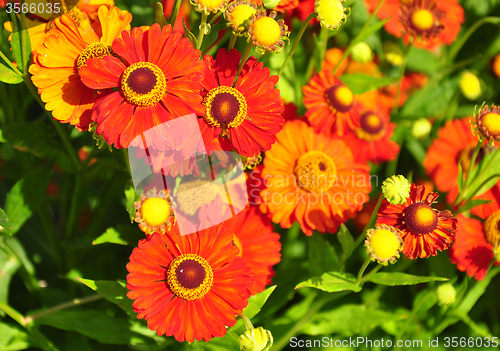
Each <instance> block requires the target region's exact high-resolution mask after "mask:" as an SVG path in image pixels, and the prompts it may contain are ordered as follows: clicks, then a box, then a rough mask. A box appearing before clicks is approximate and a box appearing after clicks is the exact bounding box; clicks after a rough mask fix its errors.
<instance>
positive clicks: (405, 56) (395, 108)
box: [392, 37, 413, 114]
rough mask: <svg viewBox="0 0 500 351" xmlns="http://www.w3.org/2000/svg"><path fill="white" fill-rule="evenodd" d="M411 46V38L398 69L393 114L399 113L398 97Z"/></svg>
mask: <svg viewBox="0 0 500 351" xmlns="http://www.w3.org/2000/svg"><path fill="white" fill-rule="evenodd" d="M412 44H413V37H411V38H410V42H409V43H408V46H407V47H406V49H405V51H404V54H403V63H402V64H401V67H399V83H398V90H397V92H396V99H395V101H394V108H393V110H392V112H393V114H397V113H398V111H399V97H400V96H401V87H402V85H403V78H404V75H405V71H406V64H407V63H408V54H409V53H410V49H411V47H412Z"/></svg>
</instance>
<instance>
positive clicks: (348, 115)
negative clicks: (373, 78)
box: [302, 70, 360, 136]
mask: <svg viewBox="0 0 500 351" xmlns="http://www.w3.org/2000/svg"><path fill="white" fill-rule="evenodd" d="M302 90H303V91H304V105H305V107H306V108H307V112H306V117H307V120H308V121H309V124H310V125H311V126H313V127H314V130H315V131H316V133H325V134H326V135H328V136H330V135H338V136H343V135H344V134H345V133H346V132H347V131H348V130H353V129H355V128H356V127H358V126H359V108H360V104H357V103H356V99H355V96H354V94H353V93H352V91H351V90H350V89H349V88H348V87H347V86H345V85H344V84H343V83H342V82H341V81H340V80H338V79H337V78H334V77H333V75H332V73H331V71H329V70H323V71H321V72H319V74H317V75H316V76H314V77H312V78H311V80H310V81H309V84H308V85H306V86H304V87H303V88H302Z"/></svg>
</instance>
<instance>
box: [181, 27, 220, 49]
mask: <svg viewBox="0 0 500 351" xmlns="http://www.w3.org/2000/svg"><path fill="white" fill-rule="evenodd" d="M225 28H227V26H226V21H222V20H219V22H217V23H215V24H213V25H212V26H211V27H210V26H209V25H208V23H207V27H206V29H205V36H204V37H203V43H202V44H201V52H206V51H207V50H208V48H209V47H211V46H212V45H213V44H214V43H215V41H216V40H217V38H218V37H219V32H220V31H221V30H223V29H225ZM184 30H185V29H184ZM207 30H209V31H210V32H209V33H207V32H206V31H207Z"/></svg>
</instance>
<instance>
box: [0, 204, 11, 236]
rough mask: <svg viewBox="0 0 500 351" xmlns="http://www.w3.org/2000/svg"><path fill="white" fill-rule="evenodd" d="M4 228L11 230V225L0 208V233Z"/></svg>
mask: <svg viewBox="0 0 500 351" xmlns="http://www.w3.org/2000/svg"><path fill="white" fill-rule="evenodd" d="M4 230H6V231H10V230H12V227H11V225H10V223H9V219H8V218H7V215H6V214H5V211H4V210H2V209H1V208H0V233H1V232H3V231H4Z"/></svg>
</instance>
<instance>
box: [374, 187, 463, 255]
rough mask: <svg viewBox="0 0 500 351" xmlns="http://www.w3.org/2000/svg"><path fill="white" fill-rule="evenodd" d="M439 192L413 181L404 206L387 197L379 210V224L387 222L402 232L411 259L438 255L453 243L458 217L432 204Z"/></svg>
mask: <svg viewBox="0 0 500 351" xmlns="http://www.w3.org/2000/svg"><path fill="white" fill-rule="evenodd" d="M438 196H439V194H437V193H429V194H427V196H425V188H424V187H423V186H420V185H419V186H417V185H415V184H411V189H410V197H408V199H407V200H406V202H405V203H404V204H402V205H392V204H390V203H389V201H387V200H386V199H384V200H382V204H381V205H380V208H379V210H378V212H377V216H378V218H377V224H387V225H389V226H392V227H394V228H396V229H399V230H401V231H402V233H403V234H402V236H401V239H403V253H404V254H405V255H406V256H408V257H409V258H410V259H411V260H414V259H416V258H417V257H420V258H427V257H429V256H435V255H436V254H437V251H443V250H446V249H447V248H448V247H449V246H450V245H451V243H452V242H453V237H454V233H455V230H456V229H457V220H456V219H455V218H452V217H453V214H452V213H451V212H450V211H448V210H444V211H437V210H435V209H433V208H432V207H431V205H432V204H433V203H434V201H435V200H436V199H437V198H438Z"/></svg>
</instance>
